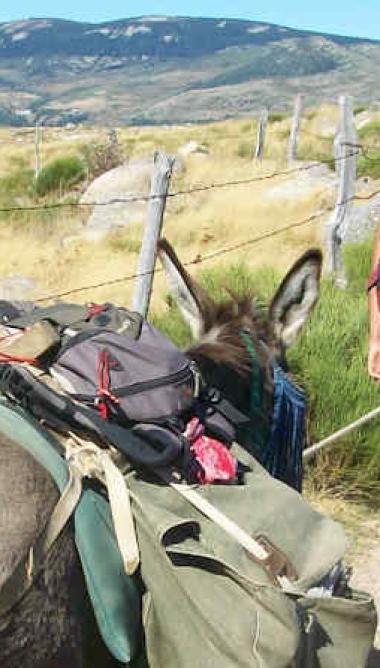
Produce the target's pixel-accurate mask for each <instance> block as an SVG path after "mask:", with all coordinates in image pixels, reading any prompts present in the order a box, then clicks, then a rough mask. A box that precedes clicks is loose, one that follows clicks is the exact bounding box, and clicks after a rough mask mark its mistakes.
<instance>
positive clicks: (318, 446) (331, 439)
mask: <svg viewBox="0 0 380 668" xmlns="http://www.w3.org/2000/svg"><path fill="white" fill-rule="evenodd" d="M379 415H380V406H378V407H377V408H374V410H372V411H370V412H369V413H366V414H365V415H363V416H362V417H361V418H359V419H358V420H355V422H351V424H349V425H347V427H343V428H342V429H339V430H338V431H336V432H334V434H331V435H330V436H327V437H326V438H324V439H323V440H322V441H319V443H315V444H314V445H311V446H310V448H306V450H304V451H303V455H302V458H303V461H304V462H308V461H309V460H310V459H311V458H312V457H314V456H315V455H316V454H317V453H318V452H320V451H321V450H324V449H325V448H326V447H327V446H328V445H331V444H332V443H335V441H338V440H339V439H340V438H342V437H343V436H346V435H347V434H350V433H351V432H352V431H354V430H355V429H359V427H362V426H363V425H365V424H367V423H368V422H371V420H374V419H375V418H376V417H378V416H379Z"/></svg>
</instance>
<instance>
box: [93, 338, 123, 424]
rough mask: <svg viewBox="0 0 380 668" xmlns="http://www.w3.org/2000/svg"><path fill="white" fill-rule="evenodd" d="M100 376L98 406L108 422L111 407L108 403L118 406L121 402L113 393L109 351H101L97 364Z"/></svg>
mask: <svg viewBox="0 0 380 668" xmlns="http://www.w3.org/2000/svg"><path fill="white" fill-rule="evenodd" d="M97 375H98V389H97V393H96V394H97V396H98V397H99V399H98V402H97V406H98V409H99V412H100V415H101V417H102V418H103V419H104V420H107V419H108V417H109V406H108V403H107V401H112V402H113V403H114V404H118V403H119V400H118V399H117V397H115V396H114V395H113V394H112V392H111V378H110V354H109V352H108V351H107V350H101V351H100V352H99V355H98V364H97Z"/></svg>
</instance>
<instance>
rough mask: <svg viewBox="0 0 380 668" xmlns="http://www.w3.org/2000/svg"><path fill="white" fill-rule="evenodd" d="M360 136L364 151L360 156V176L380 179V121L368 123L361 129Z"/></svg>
mask: <svg viewBox="0 0 380 668" xmlns="http://www.w3.org/2000/svg"><path fill="white" fill-rule="evenodd" d="M359 138H360V141H361V142H362V143H363V144H364V151H363V155H360V156H359V158H358V172H357V173H358V176H370V177H371V178H372V179H380V121H372V122H371V123H367V125H365V126H364V127H363V128H361V129H360V130H359Z"/></svg>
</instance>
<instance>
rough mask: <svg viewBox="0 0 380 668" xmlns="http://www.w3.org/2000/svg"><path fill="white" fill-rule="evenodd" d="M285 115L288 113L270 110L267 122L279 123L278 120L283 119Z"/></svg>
mask: <svg viewBox="0 0 380 668" xmlns="http://www.w3.org/2000/svg"><path fill="white" fill-rule="evenodd" d="M287 116H288V114H286V113H285V111H271V112H270V113H269V114H268V121H269V123H279V122H280V121H283V120H285V118H286V117H287Z"/></svg>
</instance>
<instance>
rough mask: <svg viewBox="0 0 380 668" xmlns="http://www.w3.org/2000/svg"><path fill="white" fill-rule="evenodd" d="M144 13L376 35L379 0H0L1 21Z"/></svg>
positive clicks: (379, 30) (378, 32)
mask: <svg viewBox="0 0 380 668" xmlns="http://www.w3.org/2000/svg"><path fill="white" fill-rule="evenodd" d="M144 14H172V15H173V14H174V15H182V16H217V17H219V16H222V17H228V18H246V19H252V20H258V21H268V22H271V23H280V24H282V25H288V26H291V27H294V28H305V29H310V30H320V31H324V32H332V33H338V34H342V35H352V36H358V37H370V38H372V39H380V0H361V2H358V1H357V0H317V1H316V2H311V1H310V0H256V1H255V2H252V0H235V1H234V2H231V0H229V1H226V0H202V1H200V0H182V2H179V1H178V0H177V1H176V0H162V1H160V0H159V1H157V0H155V1H154V0H139V1H136V0H131V1H129V2H128V1H127V2H123V0H108V1H107V2H100V0H82V1H81V2H80V3H78V0H65V1H64V2H63V1H62V0H55V2H54V3H52V2H51V0H17V2H13V3H12V2H11V0H5V1H4V0H1V5H0V22H2V21H12V20H15V19H22V18H30V17H32V16H33V17H40V16H46V17H47V16H54V17H60V18H67V19H73V20H78V21H90V22H100V21H108V20H110V19H119V18H126V17H129V16H141V15H144Z"/></svg>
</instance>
